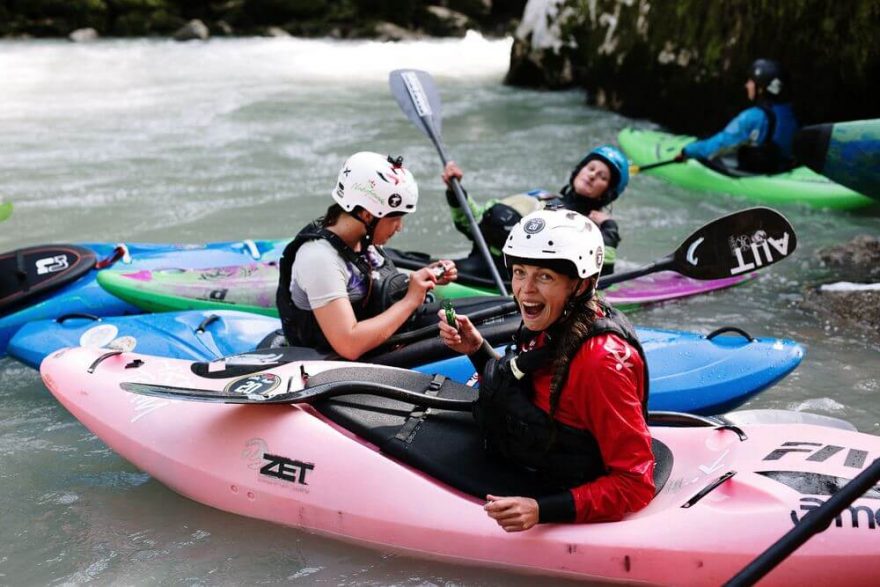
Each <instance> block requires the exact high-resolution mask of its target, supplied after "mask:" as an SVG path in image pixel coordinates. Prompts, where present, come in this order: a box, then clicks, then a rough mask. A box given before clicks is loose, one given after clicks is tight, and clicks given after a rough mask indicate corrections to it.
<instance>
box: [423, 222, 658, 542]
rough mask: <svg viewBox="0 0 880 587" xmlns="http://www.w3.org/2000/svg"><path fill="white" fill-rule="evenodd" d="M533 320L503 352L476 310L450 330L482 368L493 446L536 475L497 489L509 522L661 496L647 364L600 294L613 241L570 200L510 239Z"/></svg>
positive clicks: (592, 512)
mask: <svg viewBox="0 0 880 587" xmlns="http://www.w3.org/2000/svg"><path fill="white" fill-rule="evenodd" d="M503 251H504V256H505V262H506V264H507V268H508V270H509V271H510V274H511V285H512V287H513V295H514V297H515V298H516V300H517V302H518V304H519V307H520V313H521V316H522V327H521V328H520V333H519V334H518V336H517V340H516V341H515V343H514V344H513V345H511V346H510V347H508V349H507V352H506V354H505V356H504V357H499V356H498V355H497V354H496V353H495V352H494V351H493V350H492V348H491V346H489V345H488V344H486V343H485V342H484V340H483V337H482V336H481V335H480V333H479V331H477V329H476V328H475V327H474V326H473V324H472V323H471V322H470V320H469V319H468V318H467V317H465V316H457V317H456V318H455V321H456V327H453V326H451V325H450V324H448V323H447V322H446V321H445V320H443V319H442V316H441V321H440V337H441V339H442V340H443V341H444V342H445V343H446V344H447V346H449V347H450V348H452V349H454V350H457V351H459V352H461V353H464V354H467V355H468V356H469V357H470V359H471V362H473V364H474V367H475V368H476V370H477V373H479V374H481V380H480V396H479V400H478V402H477V403H476V404H475V408H474V416H475V418H476V420H477V422H478V423H479V424H480V427H481V430H482V432H483V434H484V437H485V440H486V446H487V447H488V449H489V450H492V451H493V452H495V453H497V454H498V456H499V458H503V459H506V460H508V461H511V462H513V463H515V464H517V465H518V466H520V467H521V468H522V474H523V475H530V476H532V477H533V478H534V481H535V482H537V483H539V484H540V486H541V489H540V490H539V491H537V492H536V493H535V494H534V495H523V496H496V495H487V496H486V499H487V502H486V505H485V506H484V509H485V510H486V512H487V514H488V515H489V516H490V517H492V518H493V519H495V520H496V521H497V522H498V524H499V525H500V526H501V527H502V528H504V530H506V531H508V532H515V531H520V530H527V529H529V528H531V527H532V526H534V525H535V524H537V523H543V522H598V521H612V520H618V519H620V518H621V517H622V516H623V515H624V514H626V513H628V512H632V511H636V510H639V509H641V508H642V507H644V506H645V505H647V504H648V502H650V500H651V499H652V497H653V495H654V482H653V469H654V457H653V453H652V450H651V436H650V434H649V432H648V427H647V424H646V420H645V419H646V413H647V412H646V406H647V401H648V373H647V367H646V362H645V356H644V352H643V351H642V348H641V345H640V344H639V342H638V339H637V338H636V336H635V333H634V331H633V329H632V326H630V324H629V322H628V321H627V320H626V319H625V318H624V317H623V315H622V314H620V313H619V312H617V311H616V310H613V309H612V308H611V307H610V306H607V305H605V304H604V303H603V302H601V301H600V300H599V299H598V298H597V297H596V284H597V282H598V276H599V273H600V272H601V269H602V261H603V258H604V244H603V242H602V235H601V233H600V231H599V229H598V228H597V227H596V225H595V224H593V223H592V222H591V221H590V220H589V219H587V218H586V217H584V216H582V215H580V214H578V213H577V212H574V211H570V210H559V209H557V210H541V211H539V212H534V213H532V214H529V215H528V216H526V217H524V218H523V219H522V220H521V221H520V222H519V224H517V225H516V226H515V227H514V228H513V230H512V231H511V232H510V235H509V236H508V239H507V242H506V244H505V245H504V248H503Z"/></svg>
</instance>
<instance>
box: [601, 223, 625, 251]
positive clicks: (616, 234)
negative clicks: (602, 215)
mask: <svg viewBox="0 0 880 587" xmlns="http://www.w3.org/2000/svg"><path fill="white" fill-rule="evenodd" d="M599 232H601V233H602V240H603V241H604V242H605V246H606V247H613V248H615V249H616V248H617V245H619V244H620V229H619V228H618V226H617V221H616V220H614V219H613V218H609V219H608V220H606V221H605V222H603V223H602V226H600V227H599Z"/></svg>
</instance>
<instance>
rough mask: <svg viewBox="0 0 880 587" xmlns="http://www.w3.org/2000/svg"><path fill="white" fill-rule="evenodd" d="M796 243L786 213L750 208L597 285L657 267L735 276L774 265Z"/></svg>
mask: <svg viewBox="0 0 880 587" xmlns="http://www.w3.org/2000/svg"><path fill="white" fill-rule="evenodd" d="M795 248H797V237H796V236H795V233H794V229H793V228H792V226H791V224H789V222H788V220H786V219H785V217H784V216H783V215H782V214H780V213H779V212H777V211H775V210H772V209H770V208H763V207H756V208H748V209H746V210H740V211H739V212H734V213H732V214H728V215H727V216H722V217H721V218H716V219H715V220H713V221H711V222H709V223H708V224H706V225H705V226H703V227H702V228H699V229H698V230H696V231H695V232H694V233H693V234H691V235H690V236H689V237H688V238H686V239H685V240H684V242H682V243H681V245H679V247H678V248H677V249H676V250H675V251H674V252H673V253H671V254H669V255H666V256H665V257H661V258H660V259H658V260H656V261H654V262H653V263H651V264H649V265H645V266H644V267H641V268H639V269H634V270H632V271H623V272H621V273H615V274H613V275H608V276H605V277H603V278H600V280H599V288H600V289H603V288H606V287H608V286H610V285H613V284H615V283H620V282H621V281H626V280H628V279H634V278H636V277H641V276H642V275H648V274H649V273H655V272H657V271H676V272H678V273H680V274H682V275H684V276H686V277H691V278H693V279H700V280H706V279H722V278H724V277H732V276H735V275H740V274H742V273H748V272H751V271H755V270H757V269H760V268H762V267H766V266H768V265H772V264H774V263H776V262H778V261H780V260H782V259H784V258H786V257H788V256H789V255H790V254H791V253H793V252H794V250H795Z"/></svg>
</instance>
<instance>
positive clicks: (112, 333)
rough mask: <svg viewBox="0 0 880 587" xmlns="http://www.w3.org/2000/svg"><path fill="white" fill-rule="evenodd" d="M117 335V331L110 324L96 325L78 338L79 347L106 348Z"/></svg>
mask: <svg viewBox="0 0 880 587" xmlns="http://www.w3.org/2000/svg"><path fill="white" fill-rule="evenodd" d="M117 334H119V329H118V328H116V327H115V326H113V325H112V324H98V325H97V326H94V327H92V328H89V329H88V330H86V331H85V332H83V333H82V336H80V337H79V346H84V347H88V348H93V349H99V348H103V347H105V346H107V345H108V344H109V343H110V341H111V340H113V339H114V338H116V335H117Z"/></svg>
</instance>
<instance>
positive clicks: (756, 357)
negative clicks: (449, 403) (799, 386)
mask: <svg viewBox="0 0 880 587" xmlns="http://www.w3.org/2000/svg"><path fill="white" fill-rule="evenodd" d="M517 323H518V320H517ZM279 327H280V322H279V321H278V319H277V318H270V317H267V316H259V315H255V314H251V313H245V312H237V311H233V310H222V311H218V310H196V311H187V312H168V313H163V314H145V315H141V316H118V317H108V318H103V319H101V320H93V319H88V318H68V319H64V320H60V321H59V320H44V321H40V322H34V323H32V324H28V325H26V326H24V327H23V328H21V330H19V332H18V333H17V334H16V335H15V337H14V338H13V339H12V341H11V343H10V345H9V354H10V355H12V356H14V357H15V358H17V359H19V360H21V361H22V362H24V363H27V364H28V365H31V366H33V367H37V366H38V365H39V364H40V362H41V361H42V360H43V358H44V357H46V356H47V355H48V354H50V353H52V352H53V351H55V350H57V349H59V348H63V347H68V346H93V347H106V348H110V349H113V348H121V349H125V350H135V351H136V352H139V353H144V354H150V355H159V356H166V357H175V358H183V359H189V360H194V361H214V360H217V359H219V358H220V357H224V356H228V355H234V354H238V353H245V352H248V351H251V350H252V349H254V347H255V346H256V345H257V343H258V342H259V341H261V340H263V339H264V338H266V337H267V336H270V335H272V334H273V333H274V332H275V331H276V330H277V329H278V328H279ZM636 330H637V333H638V335H639V338H640V340H641V341H642V344H643V346H644V348H645V352H646V354H647V357H648V367H649V371H650V375H651V380H650V385H651V388H650V401H649V407H650V409H651V410H653V411H657V410H661V411H679V412H691V413H696V414H717V413H721V412H726V411H729V410H731V409H734V408H735V407H737V406H739V405H741V404H742V403H744V402H745V401H746V400H748V399H749V398H751V397H752V396H754V395H755V394H757V393H759V392H761V391H762V390H764V389H766V388H767V387H769V386H771V385H773V384H774V383H776V382H777V381H779V380H780V379H782V378H783V377H785V376H786V375H787V374H788V373H790V372H791V371H792V370H793V369H794V368H795V367H797V366H798V364H800V362H801V360H802V359H803V356H804V349H803V347H801V346H800V345H799V344H797V343H795V342H792V341H790V340H783V339H777V338H763V339H752V338H751V337H748V335H745V333H742V331H739V330H737V329H731V330H733V332H723V331H721V332H716V333H713V334H710V335H706V336H703V335H700V334H694V333H689V332H680V331H674V330H660V329H654V328H637V329H636ZM722 330H726V329H722ZM507 338H509V335H508V336H507ZM418 345H422V346H421V347H418V348H417V346H418ZM424 345H429V346H424ZM437 346H440V347H441V348H440V349H439V350H441V351H445V349H443V348H442V343H440V342H439V340H437V339H436V337H433V338H432V339H430V340H427V341H421V342H419V343H413V344H412V345H411V346H410V347H409V348H411V349H412V350H413V352H412V353H411V354H412V359H411V360H410V362H409V363H408V364H407V365H406V366H410V367H413V368H415V369H416V370H417V371H421V372H424V373H439V374H442V375H445V376H447V377H449V378H451V379H454V380H456V381H458V382H465V381H467V380H468V379H469V378H470V377H471V375H472V374H473V367H472V366H471V364H470V361H469V360H468V359H467V358H466V357H462V356H457V357H454V358H445V359H443V360H436V361H430V362H426V361H425V360H424V357H430V356H431V355H432V354H436V351H438V349H437V348H434V347H437ZM497 349H498V350H499V351H502V350H503V349H502V347H500V346H499V347H497ZM406 350H407V349H406V348H404V349H399V350H395V351H393V352H392V353H390V355H392V356H394V357H397V358H400V357H401V356H403V354H404V352H405V351H406ZM376 362H381V360H380V359H377V361H376ZM398 366H401V365H400V363H398Z"/></svg>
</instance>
